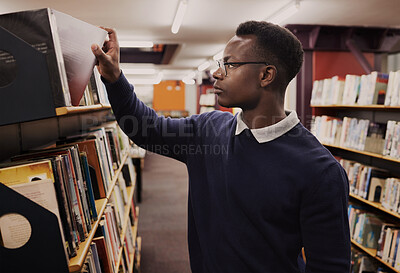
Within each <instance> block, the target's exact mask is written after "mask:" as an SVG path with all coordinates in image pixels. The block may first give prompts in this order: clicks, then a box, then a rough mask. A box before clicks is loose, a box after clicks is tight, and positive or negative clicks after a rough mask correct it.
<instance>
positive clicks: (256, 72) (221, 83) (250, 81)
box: [213, 35, 262, 110]
mask: <svg viewBox="0 0 400 273" xmlns="http://www.w3.org/2000/svg"><path fill="white" fill-rule="evenodd" d="M255 39H256V37H255V36H254V35H247V36H240V37H238V36H235V37H233V38H232V39H231V40H230V41H229V42H228V44H227V45H226V47H225V50H224V58H223V61H224V63H229V62H254V61H262V60H258V58H257V57H256V56H254V54H252V50H251V49H252V48H254V46H255ZM225 68H226V73H227V75H225V73H224V72H223V69H221V68H219V69H218V70H217V71H215V72H214V73H213V77H214V78H215V79H216V81H215V83H214V90H215V94H217V96H218V103H219V104H220V105H221V106H224V107H240V108H242V109H243V110H247V109H253V108H255V107H256V106H257V104H258V102H259V97H260V95H261V89H260V73H261V68H262V65H261V66H260V65H259V64H244V65H232V66H229V65H227V66H225Z"/></svg>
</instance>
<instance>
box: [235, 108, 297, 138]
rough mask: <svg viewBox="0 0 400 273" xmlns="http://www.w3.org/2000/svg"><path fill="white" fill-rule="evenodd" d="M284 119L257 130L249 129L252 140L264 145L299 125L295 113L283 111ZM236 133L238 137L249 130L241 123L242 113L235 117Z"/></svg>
mask: <svg viewBox="0 0 400 273" xmlns="http://www.w3.org/2000/svg"><path fill="white" fill-rule="evenodd" d="M285 113H286V118H284V119H282V120H281V121H279V122H277V123H275V124H272V125H270V126H267V127H263V128H258V129H250V131H251V133H252V134H253V136H254V138H255V139H256V140H257V141H258V143H265V142H269V141H272V140H274V139H276V138H278V137H280V136H282V135H283V134H285V133H286V132H288V131H290V130H291V129H292V128H293V127H294V126H296V125H297V124H298V123H299V121H300V120H299V118H298V117H297V114H296V112H295V111H288V110H286V111H285ZM236 121H237V122H236V132H235V135H239V134H240V133H241V132H243V131H244V130H245V129H249V127H247V125H246V123H244V121H243V112H240V113H239V114H238V115H237V116H236Z"/></svg>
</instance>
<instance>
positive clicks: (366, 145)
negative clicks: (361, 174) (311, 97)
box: [311, 115, 400, 158]
mask: <svg viewBox="0 0 400 273" xmlns="http://www.w3.org/2000/svg"><path fill="white" fill-rule="evenodd" d="M311 132H312V133H313V134H314V135H315V136H316V137H317V138H318V139H319V140H320V141H321V142H323V143H325V144H328V145H335V146H339V147H346V148H351V149H356V150H360V151H368V152H372V153H376V154H380V155H384V156H389V157H392V158H400V122H398V121H394V120H388V121H387V123H378V122H371V121H369V120H367V119H357V118H351V117H344V118H343V119H341V118H337V117H331V116H326V115H323V116H314V117H313V118H312V123H311Z"/></svg>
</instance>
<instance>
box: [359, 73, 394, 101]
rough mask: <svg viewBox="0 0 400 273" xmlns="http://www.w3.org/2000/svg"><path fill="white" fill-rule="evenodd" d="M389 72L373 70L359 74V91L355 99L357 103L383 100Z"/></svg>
mask: <svg viewBox="0 0 400 273" xmlns="http://www.w3.org/2000/svg"><path fill="white" fill-rule="evenodd" d="M388 78H389V74H386V73H381V72H377V71H373V72H371V73H370V74H368V75H361V79H360V92H359V96H358V99H357V104H359V105H371V104H380V105H383V104H384V102H385V95H386V89H387V85H388Z"/></svg>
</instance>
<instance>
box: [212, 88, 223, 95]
mask: <svg viewBox="0 0 400 273" xmlns="http://www.w3.org/2000/svg"><path fill="white" fill-rule="evenodd" d="M222 92H224V90H222V89H221V88H220V87H218V86H214V94H221V93H222Z"/></svg>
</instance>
